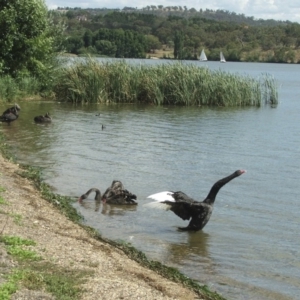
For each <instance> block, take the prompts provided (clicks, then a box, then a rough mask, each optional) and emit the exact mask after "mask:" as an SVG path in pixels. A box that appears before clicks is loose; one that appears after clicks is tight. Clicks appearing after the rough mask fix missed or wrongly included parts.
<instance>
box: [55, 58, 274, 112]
mask: <svg viewBox="0 0 300 300" xmlns="http://www.w3.org/2000/svg"><path fill="white" fill-rule="evenodd" d="M55 93H56V97H57V99H58V100H60V101H70V102H75V103H78V102H80V103H81V102H92V103H101V102H114V103H149V104H156V105H214V106H260V105H262V104H263V103H266V102H270V101H272V103H276V102H278V93H277V85H276V82H275V80H274V79H272V78H271V77H270V76H268V75H265V76H263V77H261V78H260V79H253V78H251V77H249V76H244V77H243V76H241V75H238V74H230V73H226V72H222V71H211V70H209V69H208V68H205V67H198V66H196V65H185V64H182V63H169V64H159V65H155V66H151V65H144V64H143V65H142V64H140V65H134V64H128V63H126V62H124V61H122V62H115V63H101V62H97V61H96V60H93V59H88V60H85V61H80V62H78V63H75V64H72V65H69V66H67V67H64V68H63V69H62V70H61V74H60V80H58V84H57V85H56V86H55Z"/></svg>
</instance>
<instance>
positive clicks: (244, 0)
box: [45, 0, 300, 23]
mask: <svg viewBox="0 0 300 300" xmlns="http://www.w3.org/2000/svg"><path fill="white" fill-rule="evenodd" d="M45 1H46V4H47V6H48V8H49V9H56V8H57V7H81V8H103V7H106V8H121V9H122V8H123V7H125V6H128V7H136V8H142V7H146V6H148V5H149V6H150V5H156V6H157V5H163V6H164V7H165V6H182V7H184V6H186V7H187V8H188V9H190V8H195V9H196V10H199V9H200V8H202V9H204V10H205V9H213V10H217V9H222V10H226V11H229V12H235V13H237V14H244V15H245V16H247V17H251V16H253V17H254V18H255V19H275V20H282V21H286V20H289V21H291V22H298V23H300V1H299V0H209V1H204V0H149V1H145V0H115V1H111V0H85V1H84V0H83V1H82V0H45Z"/></svg>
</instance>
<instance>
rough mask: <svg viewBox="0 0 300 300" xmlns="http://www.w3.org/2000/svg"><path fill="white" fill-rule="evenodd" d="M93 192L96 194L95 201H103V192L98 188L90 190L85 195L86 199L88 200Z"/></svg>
mask: <svg viewBox="0 0 300 300" xmlns="http://www.w3.org/2000/svg"><path fill="white" fill-rule="evenodd" d="M92 192H95V193H96V195H95V200H100V199H101V192H100V190H99V189H96V188H91V189H89V190H88V191H87V192H86V193H85V194H84V195H85V197H84V198H87V197H88V196H89V194H90V193H92Z"/></svg>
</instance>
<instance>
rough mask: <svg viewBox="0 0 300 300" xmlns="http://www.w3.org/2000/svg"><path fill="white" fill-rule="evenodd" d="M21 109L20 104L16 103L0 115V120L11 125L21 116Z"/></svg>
mask: <svg viewBox="0 0 300 300" xmlns="http://www.w3.org/2000/svg"><path fill="white" fill-rule="evenodd" d="M20 110H21V108H20V106H19V105H18V104H15V105H14V106H13V107H10V108H8V109H7V110H5V111H4V112H3V114H2V115H1V116H0V122H5V123H7V124H8V125H10V123H11V122H13V121H15V120H17V119H18V118H19V111H20Z"/></svg>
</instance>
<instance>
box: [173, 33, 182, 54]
mask: <svg viewBox="0 0 300 300" xmlns="http://www.w3.org/2000/svg"><path fill="white" fill-rule="evenodd" d="M183 46H184V36H183V34H182V32H180V31H176V32H175V36H174V57H175V58H176V59H183Z"/></svg>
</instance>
